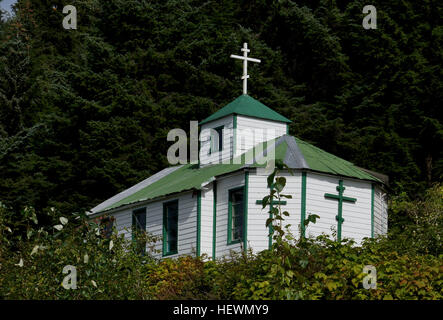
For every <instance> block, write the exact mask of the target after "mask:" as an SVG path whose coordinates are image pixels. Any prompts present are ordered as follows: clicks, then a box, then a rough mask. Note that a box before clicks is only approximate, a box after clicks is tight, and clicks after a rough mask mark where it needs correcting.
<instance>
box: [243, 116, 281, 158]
mask: <svg viewBox="0 0 443 320" xmlns="http://www.w3.org/2000/svg"><path fill="white" fill-rule="evenodd" d="M284 134H286V123H284V122H277V121H272V120H265V119H258V118H252V117H247V116H241V115H238V116H237V133H236V135H235V137H236V142H235V146H236V153H235V155H236V156H238V155H240V154H243V153H245V152H246V151H248V150H249V149H251V148H253V147H254V146H256V145H257V144H259V143H262V142H263V141H268V140H271V139H274V138H276V137H280V136H282V135H284Z"/></svg>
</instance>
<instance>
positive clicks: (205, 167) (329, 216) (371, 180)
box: [89, 44, 388, 259]
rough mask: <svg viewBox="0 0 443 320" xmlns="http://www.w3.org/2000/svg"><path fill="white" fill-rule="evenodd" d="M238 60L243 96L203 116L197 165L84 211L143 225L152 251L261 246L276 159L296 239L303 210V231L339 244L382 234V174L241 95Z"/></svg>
mask: <svg viewBox="0 0 443 320" xmlns="http://www.w3.org/2000/svg"><path fill="white" fill-rule="evenodd" d="M242 51H243V56H235V55H232V56H231V57H233V58H237V59H242V60H243V77H242V79H243V94H242V95H241V96H239V97H238V98H236V99H235V100H234V101H232V102H231V103H229V104H228V105H226V106H224V107H222V108H221V109H220V110H218V111H217V112H215V113H214V114H212V115H211V116H209V117H208V118H206V119H204V120H203V121H201V122H200V123H199V124H200V135H199V138H200V149H199V161H198V162H197V163H188V164H182V165H175V166H171V167H168V168H165V169H163V170H162V171H160V172H158V173H156V174H154V175H153V176H151V177H149V178H147V179H145V180H143V181H141V182H140V183H138V184H136V185H134V186H132V187H130V188H129V189H127V190H124V191H122V192H121V193H119V194H117V195H115V196H113V197H111V198H110V199H108V200H106V201H104V202H103V203H101V204H99V205H97V206H96V207H95V208H93V209H91V211H90V213H89V214H90V217H91V218H94V217H98V216H102V215H106V216H112V217H114V225H115V227H116V229H117V230H118V232H119V233H123V234H124V235H125V237H127V238H128V239H131V238H132V233H133V232H134V231H135V230H144V231H146V232H148V233H150V234H152V235H154V236H158V237H159V239H160V241H159V242H157V243H156V248H155V249H156V251H157V253H156V255H157V256H158V257H177V256H180V255H198V256H200V255H202V254H206V255H207V256H208V257H211V258H212V259H216V258H219V257H222V256H224V255H227V254H229V252H230V251H231V250H234V251H239V250H247V249H252V251H253V252H258V251H261V250H266V249H268V248H270V246H271V245H272V241H273V240H272V231H271V230H272V226H270V227H271V230H270V228H268V227H266V220H267V219H268V218H269V213H268V211H269V208H265V209H262V205H261V201H262V199H263V197H265V196H266V195H269V188H268V187H267V177H268V175H269V170H266V168H265V167H266V166H269V165H270V164H272V163H274V161H276V160H279V161H282V162H284V163H285V164H286V165H287V166H288V167H289V168H291V171H292V174H291V173H289V172H287V171H282V172H281V173H280V175H282V176H284V177H285V178H286V180H287V181H286V186H285V188H284V190H283V192H282V193H284V194H290V195H291V196H292V198H290V199H285V201H280V203H279V205H280V206H281V207H282V208H283V209H284V210H285V211H288V212H289V214H290V216H289V217H286V218H285V223H284V224H291V231H292V232H293V234H294V235H296V236H297V235H299V234H300V233H299V226H300V225H301V222H302V221H304V219H305V218H306V217H307V216H308V215H309V214H316V215H318V216H319V217H320V219H318V220H317V221H316V223H315V224H309V227H308V228H307V229H306V232H305V236H306V237H315V236H317V235H320V234H322V233H325V234H332V232H335V234H336V237H337V240H342V239H344V238H350V239H354V240H355V241H356V243H357V244H358V243H361V241H362V239H363V238H365V237H368V238H369V237H375V236H377V235H381V234H386V233H387V228H388V225H387V224H388V222H387V195H386V191H385V190H386V185H387V177H386V176H384V175H382V174H379V173H376V172H372V171H369V170H366V169H363V168H360V167H357V166H355V165H354V164H352V163H351V162H348V161H346V160H344V159H341V158H339V157H336V156H334V155H332V154H330V153H328V152H326V151H323V150H321V149H319V148H317V147H315V146H313V145H311V144H309V143H307V142H305V141H302V140H300V139H299V138H297V137H294V136H290V135H289V134H288V128H289V123H291V120H289V119H287V118H285V117H284V116H282V115H280V114H279V113H277V112H275V111H273V110H272V109H270V108H269V107H267V106H265V105H264V104H262V103H261V102H259V101H258V100H256V99H254V98H252V97H250V96H249V95H247V79H248V78H249V76H248V75H247V62H248V61H252V62H260V60H258V59H253V58H249V57H247V53H248V52H249V49H247V45H246V44H245V45H244V47H243V48H242Z"/></svg>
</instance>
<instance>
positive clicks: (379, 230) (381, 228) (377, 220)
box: [374, 187, 388, 237]
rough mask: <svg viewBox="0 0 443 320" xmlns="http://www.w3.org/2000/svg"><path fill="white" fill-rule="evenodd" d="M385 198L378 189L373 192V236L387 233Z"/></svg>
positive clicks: (384, 194)
mask: <svg viewBox="0 0 443 320" xmlns="http://www.w3.org/2000/svg"><path fill="white" fill-rule="evenodd" d="M386 198H387V196H386V193H385V192H383V190H382V189H380V188H379V187H375V190H374V236H375V237H376V236H378V235H385V234H386V233H387V232H388V211H387V209H388V205H387V199H386Z"/></svg>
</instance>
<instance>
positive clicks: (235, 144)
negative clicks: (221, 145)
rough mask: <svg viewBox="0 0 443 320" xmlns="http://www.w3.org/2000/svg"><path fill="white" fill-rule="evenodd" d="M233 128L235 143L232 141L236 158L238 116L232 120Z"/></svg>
mask: <svg viewBox="0 0 443 320" xmlns="http://www.w3.org/2000/svg"><path fill="white" fill-rule="evenodd" d="M232 128H233V131H234V132H233V135H232V136H233V139H232V140H233V141H232V157H235V155H236V152H235V148H237V115H236V114H234V115H233V118H232Z"/></svg>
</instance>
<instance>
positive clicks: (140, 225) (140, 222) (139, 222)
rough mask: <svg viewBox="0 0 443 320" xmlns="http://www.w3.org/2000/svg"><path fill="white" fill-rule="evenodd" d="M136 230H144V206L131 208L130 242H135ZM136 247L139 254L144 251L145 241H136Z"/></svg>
mask: <svg viewBox="0 0 443 320" xmlns="http://www.w3.org/2000/svg"><path fill="white" fill-rule="evenodd" d="M137 231H143V232H146V207H143V208H137V209H134V210H132V242H134V243H136V242H137V239H136V237H135V235H136V233H137ZM137 248H139V249H140V253H141V254H145V253H146V241H143V242H140V243H137Z"/></svg>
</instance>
